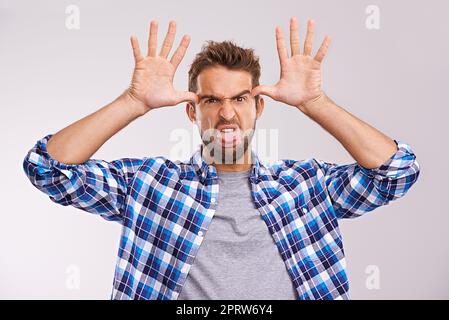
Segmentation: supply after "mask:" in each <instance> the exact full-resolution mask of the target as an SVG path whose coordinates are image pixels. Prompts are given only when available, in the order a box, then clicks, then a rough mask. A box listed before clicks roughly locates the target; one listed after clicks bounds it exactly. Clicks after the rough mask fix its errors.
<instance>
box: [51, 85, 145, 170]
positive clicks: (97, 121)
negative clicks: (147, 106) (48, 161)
mask: <svg viewBox="0 0 449 320" xmlns="http://www.w3.org/2000/svg"><path fill="white" fill-rule="evenodd" d="M142 114H143V112H142V106H141V105H140V104H139V103H137V102H136V101H135V100H133V99H132V98H130V97H129V96H128V95H127V94H126V91H125V93H123V94H122V95H120V96H119V97H118V98H117V99H115V100H114V101H113V102H111V103H110V104H108V105H106V106H104V107H103V108H101V109H99V110H98V111H96V112H94V113H92V114H90V115H88V116H86V117H84V118H82V119H80V120H78V121H76V122H74V123H73V124H71V125H69V126H68V127H66V128H64V129H62V130H60V131H59V132H57V133H56V134H55V135H53V136H52V137H51V139H50V140H49V141H48V144H47V151H48V153H49V154H50V155H51V156H52V157H53V158H54V159H56V160H58V161H60V162H63V163H67V164H73V163H74V164H77V163H83V162H85V161H87V160H88V159H90V158H91V156H92V155H93V154H94V153H95V152H96V151H97V150H98V149H99V148H100V147H101V146H102V145H103V144H104V143H105V142H106V141H107V140H109V139H110V138H111V137H112V136H113V135H114V134H116V133H117V132H118V131H120V130H121V129H122V128H124V127H125V126H127V125H128V124H129V123H130V122H132V121H133V120H135V119H136V118H138V117H139V116H141V115H142Z"/></svg>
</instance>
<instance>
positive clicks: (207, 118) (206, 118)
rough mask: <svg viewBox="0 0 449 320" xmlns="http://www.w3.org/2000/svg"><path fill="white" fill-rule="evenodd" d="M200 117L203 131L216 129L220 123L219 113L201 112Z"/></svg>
mask: <svg viewBox="0 0 449 320" xmlns="http://www.w3.org/2000/svg"><path fill="white" fill-rule="evenodd" d="M198 116H199V118H198V119H199V120H200V121H201V129H203V130H206V129H209V128H214V127H215V124H216V123H217V121H218V113H216V112H213V111H206V112H200V113H199V114H198Z"/></svg>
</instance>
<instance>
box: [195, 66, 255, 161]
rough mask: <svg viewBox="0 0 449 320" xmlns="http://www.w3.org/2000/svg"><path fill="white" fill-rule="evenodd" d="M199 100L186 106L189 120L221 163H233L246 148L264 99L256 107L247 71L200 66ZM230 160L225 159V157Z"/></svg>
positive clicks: (198, 81)
mask: <svg viewBox="0 0 449 320" xmlns="http://www.w3.org/2000/svg"><path fill="white" fill-rule="evenodd" d="M197 85H198V90H197V92H196V93H197V95H198V97H199V103H198V104H197V105H196V107H195V108H193V107H192V106H191V105H188V106H187V109H186V110H187V114H188V116H189V118H190V120H191V121H194V122H195V123H196V124H197V126H198V127H199V130H200V134H201V139H202V141H203V143H204V145H205V146H206V147H207V149H208V150H209V152H210V155H211V156H212V157H214V158H215V161H217V160H219V161H220V160H221V161H222V162H221V163H234V162H235V161H236V160H237V159H240V158H241V157H242V156H243V154H244V152H246V151H247V149H248V145H249V142H250V141H251V138H252V136H253V134H254V130H255V124H256V120H257V119H258V118H259V117H260V115H261V113H262V110H263V107H264V101H263V99H262V98H259V103H258V107H257V109H256V104H255V103H256V101H255V98H253V97H252V96H251V93H250V92H251V89H252V78H251V74H250V73H249V72H247V71H243V70H230V69H227V68H225V67H223V66H213V67H208V68H206V69H204V70H203V71H202V72H201V73H200V74H199V76H198V78H197ZM230 160H231V161H232V162H228V161H230Z"/></svg>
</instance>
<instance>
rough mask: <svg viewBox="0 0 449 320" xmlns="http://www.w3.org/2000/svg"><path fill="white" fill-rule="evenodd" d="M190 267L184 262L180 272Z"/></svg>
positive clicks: (186, 270) (185, 271)
mask: <svg viewBox="0 0 449 320" xmlns="http://www.w3.org/2000/svg"><path fill="white" fill-rule="evenodd" d="M189 269H190V266H189V265H188V264H187V263H184V265H183V266H182V269H181V272H182V273H187V272H188V271H189Z"/></svg>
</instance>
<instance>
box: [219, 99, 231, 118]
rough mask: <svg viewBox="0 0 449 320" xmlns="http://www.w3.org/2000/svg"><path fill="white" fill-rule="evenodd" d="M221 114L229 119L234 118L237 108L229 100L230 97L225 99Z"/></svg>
mask: <svg viewBox="0 0 449 320" xmlns="http://www.w3.org/2000/svg"><path fill="white" fill-rule="evenodd" d="M219 114H220V116H221V117H222V118H224V119H225V120H227V121H229V120H231V119H233V118H234V116H235V110H234V106H233V105H232V102H231V101H228V99H224V101H223V103H222V106H221V108H220V112H219Z"/></svg>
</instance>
